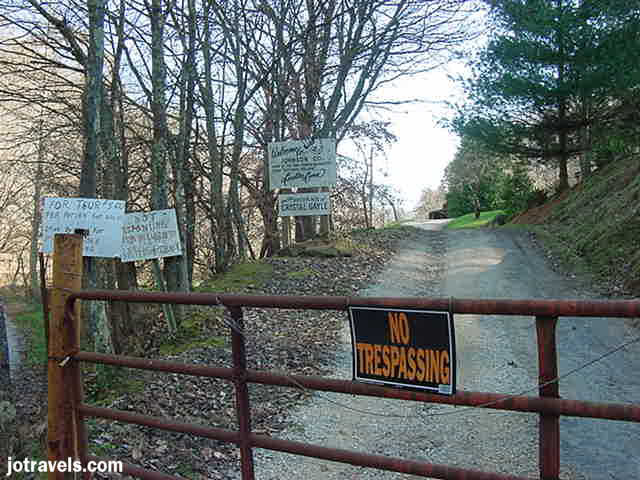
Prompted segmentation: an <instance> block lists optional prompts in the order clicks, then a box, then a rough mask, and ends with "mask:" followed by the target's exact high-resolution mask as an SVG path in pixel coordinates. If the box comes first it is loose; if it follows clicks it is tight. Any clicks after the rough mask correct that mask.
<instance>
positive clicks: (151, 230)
mask: <svg viewBox="0 0 640 480" xmlns="http://www.w3.org/2000/svg"><path fill="white" fill-rule="evenodd" d="M177 255H182V248H181V246H180V235H179V231H178V222H177V220H176V211H175V209H173V208H169V209H166V210H154V211H151V212H140V213H127V214H125V216H124V222H123V225H122V255H121V256H120V258H121V260H122V261H123V262H133V261H134V260H148V259H151V258H160V257H174V256H177Z"/></svg>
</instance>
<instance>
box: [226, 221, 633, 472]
mask: <svg viewBox="0 0 640 480" xmlns="http://www.w3.org/2000/svg"><path fill="white" fill-rule="evenodd" d="M442 224H443V222H442V221H431V222H424V223H419V224H415V226H417V227H420V228H423V229H424V230H425V231H424V236H423V237H422V238H420V239H419V240H410V241H409V240H408V241H406V242H405V244H404V246H403V248H402V249H401V250H400V251H399V253H398V254H397V255H396V256H395V257H394V259H393V261H392V262H390V264H389V265H388V266H387V268H386V270H385V271H384V272H382V274H381V275H380V276H379V279H378V281H377V283H374V284H373V285H371V286H370V287H368V288H366V289H364V290H362V291H361V292H360V295H361V296H453V297H459V298H593V295H591V294H590V292H588V291H586V290H584V289H582V287H580V285H579V284H578V282H575V281H573V280H571V279H568V278H566V277H564V276H560V275H558V274H556V273H555V272H553V271H552V270H551V269H550V268H549V267H548V265H547V262H546V260H545V258H544V257H543V256H542V255H541V253H540V251H539V250H538V249H537V248H536V247H535V246H533V245H532V243H531V242H530V241H529V239H528V237H527V235H526V234H525V233H521V232H514V231H509V230H504V229H496V230H489V229H479V230H458V231H445V230H442ZM346 320H347V318H346V315H345V328H344V329H343V342H342V344H341V346H340V348H339V349H338V350H337V351H336V359H335V362H336V363H335V377H337V378H344V379H351V353H350V344H349V342H350V339H349V330H348V324H347V321H346ZM455 328H456V344H457V351H458V382H457V386H458V388H459V389H461V390H476V391H487V392H500V393H515V394H520V393H523V392H525V391H527V394H529V395H535V394H536V393H535V392H536V390H537V389H536V388H535V385H536V381H537V354H536V348H535V345H536V340H535V328H534V321H533V319H532V318H527V317H499V316H473V315H458V316H456V320H455ZM639 334H640V332H639V330H638V329H637V327H633V325H632V324H631V322H629V321H625V320H618V319H573V318H564V319H560V321H559V322H558V329H557V337H558V352H559V359H560V360H559V371H560V375H563V374H564V373H566V372H569V371H571V370H573V369H575V368H576V367H579V366H580V365H583V364H585V363H587V362H589V361H591V360H593V359H594V358H597V357H598V356H600V355H602V354H604V353H606V352H607V351H610V350H611V349H613V348H615V347H617V346H618V345H620V344H621V343H623V342H625V341H629V340H631V339H633V338H635V337H637V336H638V335H639ZM639 350H640V344H639V343H634V344H633V345H631V346H629V347H627V348H625V349H623V350H621V351H618V352H617V353H616V354H614V355H611V356H609V357H607V358H606V359H604V360H602V361H600V362H598V363H596V364H593V365H591V366H589V367H586V368H584V369H582V370H580V371H578V372H577V373H575V374H573V375H570V376H568V377H566V378H563V379H562V380H561V382H560V394H561V396H562V397H564V398H570V399H583V400H592V401H608V402H638V401H640V355H638V351H639ZM291 417H292V418H294V419H295V421H294V423H293V425H292V427H290V428H289V429H288V430H286V431H285V432H284V434H282V435H279V436H281V437H283V438H287V439H291V440H298V441H304V442H310V443H315V444H319V445H324V446H328V447H336V448H346V449H353V450H359V451H364V452H367V453H375V454H382V455H388V456H394V457H402V458H407V459H416V460H424V461H428V462H431V463H436V464H447V465H451V466H458V467H462V468H471V469H478V470H486V471H494V472H501V473H510V474H515V475H521V476H528V477H532V478H538V472H537V448H538V435H537V424H538V417H537V415H535V414H525V413H503V412H500V411H493V410H482V409H464V408H460V407H457V408H456V407H449V406H440V405H422V404H416V403H412V402H401V401H390V400H384V399H373V398H367V397H357V396H349V395H341V394H330V393H321V392H316V393H315V394H314V395H313V397H312V398H311V399H310V401H308V402H307V403H305V404H304V405H302V406H301V407H299V408H298V409H297V410H295V411H292V412H291ZM560 428H561V442H562V443H561V448H562V451H561V463H562V475H561V478H563V479H588V480H591V479H593V480H596V479H598V480H599V479H620V480H622V479H633V478H640V455H639V454H638V452H639V451H640V426H639V425H637V424H631V423H625V422H611V421H608V422H607V421H597V420H589V419H572V418H562V419H561V427H560ZM255 460H256V477H257V478H259V479H260V480H268V479H273V480H276V479H278V480H280V479H293V478H305V479H306V480H316V479H317V480H319V479H323V480H325V479H326V480H331V479H353V480H357V479H399V478H416V477H412V476H408V475H402V474H397V473H391V472H382V471H377V470H374V469H365V468H361V467H354V466H349V465H343V464H338V463H334V462H327V461H323V460H318V459H314V458H307V457H300V456H292V455H288V454H281V453H278V452H271V451H266V450H256V459H255ZM234 478H240V477H239V474H238V475H237V476H236V477H234Z"/></svg>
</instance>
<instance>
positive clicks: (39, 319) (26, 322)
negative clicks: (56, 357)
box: [12, 305, 47, 366]
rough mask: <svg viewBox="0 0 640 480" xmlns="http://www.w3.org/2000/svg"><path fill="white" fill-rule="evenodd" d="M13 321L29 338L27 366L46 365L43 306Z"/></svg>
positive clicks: (34, 308)
mask: <svg viewBox="0 0 640 480" xmlns="http://www.w3.org/2000/svg"><path fill="white" fill-rule="evenodd" d="M12 320H13V322H14V323H15V324H16V326H17V327H18V328H19V329H20V330H22V331H23V332H24V333H25V337H26V338H27V342H26V347H27V349H26V352H25V353H26V362H27V364H28V365H31V366H33V365H42V364H43V363H46V362H47V340H46V338H45V334H44V320H43V315H42V306H41V305H34V306H33V307H32V309H31V310H30V311H27V312H23V313H19V314H17V315H15V316H14V317H13V318H12Z"/></svg>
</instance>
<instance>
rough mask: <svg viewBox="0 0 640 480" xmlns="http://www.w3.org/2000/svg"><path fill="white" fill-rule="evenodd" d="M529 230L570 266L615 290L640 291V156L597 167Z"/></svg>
mask: <svg viewBox="0 0 640 480" xmlns="http://www.w3.org/2000/svg"><path fill="white" fill-rule="evenodd" d="M529 228H530V229H531V230H532V231H534V232H535V233H536V234H538V235H539V237H540V238H541V240H542V242H543V244H544V245H545V247H546V248H547V249H548V250H549V251H550V252H551V254H552V255H553V256H554V257H555V258H556V259H557V260H558V261H559V263H560V264H561V265H562V266H563V267H564V268H565V269H568V270H572V271H575V272H576V273H579V274H588V275H589V276H591V277H595V279H596V280H597V281H598V282H597V283H600V282H604V284H605V286H606V287H607V288H612V290H609V291H610V292H613V293H621V292H620V288H619V287H620V285H623V286H624V287H625V289H626V290H628V291H629V292H631V293H636V294H637V293H640V251H639V250H638V239H639V238H640V169H639V168H638V158H628V159H625V160H618V161H616V162H613V163H611V164H609V165H607V166H605V167H603V168H601V169H600V170H598V171H596V172H595V173H594V174H593V175H592V176H590V177H589V178H587V179H585V180H584V181H583V182H582V183H580V184H578V185H577V186H576V187H574V188H573V189H572V190H571V191H569V192H568V193H567V194H566V195H565V196H564V197H563V198H562V199H561V200H559V201H556V203H555V204H553V205H551V208H550V209H549V213H548V215H547V216H546V218H544V223H542V224H540V225H533V226H529ZM608 284H611V285H608Z"/></svg>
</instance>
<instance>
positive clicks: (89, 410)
mask: <svg viewBox="0 0 640 480" xmlns="http://www.w3.org/2000/svg"><path fill="white" fill-rule="evenodd" d="M78 408H79V409H80V411H81V412H82V413H83V414H84V415H86V416H88V417H96V418H106V419H110V420H116V421H120V422H125V423H133V424H135V425H143V426H147V427H153V428H161V429H165V430H170V431H172V432H178V433H190V434H192V435H196V436H200V437H205V438H211V439H215V440H223V441H227V442H231V443H235V444H236V445H240V444H241V442H242V441H243V440H242V439H241V435H239V434H238V433H237V432H233V431H231V430H224V429H220V428H212V427H204V426H202V425H194V424H189V423H183V422H176V421H173V420H170V419H166V418H159V417H151V416H148V415H140V414H138V413H132V412H125V411H122V410H113V409H110V408H101V407H92V406H89V405H80V406H79V407H78ZM247 441H248V442H249V443H250V444H251V445H252V446H254V447H258V448H266V449H269V450H278V451H281V452H287V453H293V454H299V455H305V456H308V457H314V458H321V459H324V460H331V461H335V462H341V463H349V464H351V465H358V466H362V467H371V468H377V469H380V470H387V471H391V472H398V473H408V474H412V475H418V476H422V477H433V478H440V479H444V480H532V479H530V478H527V477H518V476H514V475H507V474H500V473H492V472H481V471H478V470H470V469H464V468H458V467H449V466H447V465H437V464H431V463H426V462H418V461H413V460H405V459H402V458H394V457H386V456H383V455H372V454H367V453H360V452H354V451H351V450H344V449H338V448H328V447H321V446H318V445H310V444H306V443H302V442H294V441H291V440H281V439H277V438H272V437H269V436H267V435H258V434H255V433H252V434H250V435H248V437H247Z"/></svg>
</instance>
